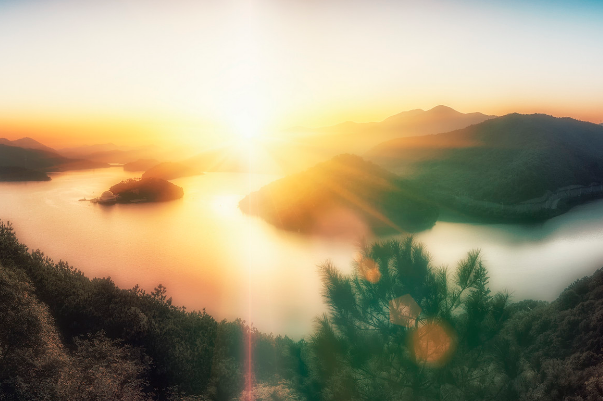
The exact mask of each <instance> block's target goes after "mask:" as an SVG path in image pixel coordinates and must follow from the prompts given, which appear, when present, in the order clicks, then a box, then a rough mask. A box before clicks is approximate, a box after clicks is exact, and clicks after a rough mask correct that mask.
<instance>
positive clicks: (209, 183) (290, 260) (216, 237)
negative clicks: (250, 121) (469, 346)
mask: <svg viewBox="0 0 603 401" xmlns="http://www.w3.org/2000/svg"><path fill="white" fill-rule="evenodd" d="M134 176H136V174H133V173H125V172H123V171H122V170H121V168H118V167H115V168H110V169H103V170H97V171H85V172H70V173H59V174H54V175H53V176H52V181H50V182H41V183H1V184H0V219H2V220H4V221H6V220H9V221H11V222H12V223H13V226H14V227H15V229H16V231H17V235H18V237H19V239H20V240H21V241H22V242H23V243H25V244H26V245H27V246H29V247H30V248H31V249H36V248H39V249H41V250H43V251H44V252H45V254H46V255H48V256H50V257H51V258H53V259H55V260H57V261H58V260H59V259H63V260H66V261H68V262H69V263H70V264H71V265H73V266H75V267H77V268H79V269H80V270H82V271H83V272H84V273H85V274H86V275H87V276H89V277H106V276H110V277H111V278H112V279H113V280H114V281H115V282H116V283H117V284H118V285H119V286H121V287H122V288H131V287H133V286H134V285H135V284H140V285H141V286H142V287H143V288H145V289H146V290H148V291H150V290H152V289H153V288H154V287H155V286H157V285H158V284H159V283H161V284H163V285H165V286H166V287H167V289H168V294H169V295H170V296H172V297H173V300H174V302H175V303H176V304H178V305H185V306H186V307H187V308H188V309H202V308H206V310H207V311H208V312H209V313H210V314H212V315H213V316H214V317H216V318H217V319H224V318H225V319H235V318H237V317H241V318H243V319H244V320H246V321H250V320H251V321H252V322H253V323H254V325H255V326H257V327H258V328H259V329H260V330H262V331H267V332H273V333H281V334H289V335H291V336H293V337H296V338H297V337H300V336H301V335H303V334H306V333H308V332H309V331H310V329H311V327H312V325H313V319H314V318H315V317H316V316H318V315H319V314H321V313H323V312H324V311H325V310H326V309H325V307H324V305H323V303H322V298H321V295H320V293H321V287H320V279H319V275H318V273H317V272H318V270H317V265H319V264H321V263H323V262H325V261H326V260H327V259H330V260H331V261H333V262H334V263H335V264H336V265H337V266H338V267H339V268H340V269H342V270H343V271H346V272H347V271H349V270H350V266H349V262H350V260H351V258H352V255H353V254H354V252H355V245H354V243H353V241H350V240H345V239H339V240H335V239H331V240H329V239H326V238H324V237H322V238H321V237H308V236H304V235H300V234H297V233H289V232H284V231H280V230H278V229H276V228H274V227H272V226H271V225H269V224H267V223H265V222H263V221H262V220H260V219H258V218H254V217H249V216H245V215H243V214H242V213H241V212H240V211H239V209H238V207H237V203H238V201H239V200H240V199H241V198H242V197H243V196H245V195H246V194H247V193H249V192H250V191H253V190H256V189H258V188H260V187H261V186H263V185H265V184H267V183H269V182H271V181H272V180H274V179H275V178H277V177H275V176H269V175H248V174H230V173H211V174H206V175H204V176H199V177H189V178H182V179H178V180H174V183H176V184H177V185H180V186H182V187H183V188H184V190H185V196H184V198H183V199H181V200H178V201H174V202H167V203H154V204H136V205H114V206H102V205H97V204H91V203H89V202H79V201H78V200H79V199H81V198H84V197H86V198H90V197H94V196H99V195H100V193H102V192H103V191H104V190H106V189H108V188H109V187H110V186H111V185H113V184H115V183H117V182H119V181H121V180H123V179H125V178H129V177H134ZM417 238H418V239H419V240H420V241H421V242H423V243H424V244H425V245H426V248H427V250H428V251H429V252H430V253H431V255H432V259H433V262H434V263H435V264H436V265H449V266H454V265H455V264H456V261H458V260H459V259H460V258H462V257H463V256H464V255H465V254H466V253H467V251H469V250H471V249H475V248H480V249H481V250H482V255H483V258H484V260H485V261H486V263H487V267H488V269H489V271H490V283H491V288H492V289H493V290H502V289H507V290H509V291H510V292H511V293H512V294H513V297H514V299H515V300H519V299H524V298H534V299H544V300H553V299H554V298H556V297H557V296H558V295H559V293H560V292H561V291H562V290H563V289H564V288H565V287H566V286H567V285H568V284H569V283H571V282H572V281H573V280H575V279H576V278H579V277H582V276H584V275H589V274H591V273H592V272H593V271H595V270H596V269H597V268H599V267H601V266H603V202H594V203H590V204H587V205H584V206H581V207H578V208H575V209H573V210H572V211H570V212H569V213H566V214H565V215H563V216H560V217H557V218H555V219H552V220H549V221H547V222H545V223H544V224H540V225H531V226H519V225H502V224H498V225H472V224H459V223H445V222H438V223H437V224H436V226H435V227H434V228H433V229H431V230H429V231H426V232H423V233H421V234H418V235H417Z"/></svg>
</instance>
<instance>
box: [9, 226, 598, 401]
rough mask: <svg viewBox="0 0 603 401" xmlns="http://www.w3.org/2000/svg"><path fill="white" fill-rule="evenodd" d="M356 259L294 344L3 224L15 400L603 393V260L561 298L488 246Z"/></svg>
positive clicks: (570, 396)
mask: <svg viewBox="0 0 603 401" xmlns="http://www.w3.org/2000/svg"><path fill="white" fill-rule="evenodd" d="M354 267H355V269H354V272H353V273H352V274H351V275H349V276H348V275H342V274H341V273H339V272H338V271H337V270H336V269H335V268H334V267H333V266H331V265H330V264H328V263H327V264H325V265H324V266H323V267H322V271H323V281H324V291H325V299H326V301H327V303H328V305H329V306H330V312H329V314H328V315H326V316H323V317H321V318H320V319H318V321H317V326H316V330H315V331H314V333H312V334H311V335H309V336H308V337H307V338H306V340H301V341H298V342H294V341H292V340H291V339H289V338H287V337H280V336H278V337H274V336H272V335H265V334H262V333H260V332H258V331H257V330H255V329H250V328H249V327H248V326H247V325H246V324H245V323H244V322H242V321H235V322H227V321H222V322H216V321H215V320H214V319H213V318H212V317H211V316H209V315H208V314H206V313H205V312H189V311H187V310H185V309H184V308H181V307H176V306H174V305H172V303H171V300H170V299H169V298H167V296H166V289H165V288H164V287H162V286H158V287H157V288H156V289H155V290H154V291H153V292H151V293H146V292H145V291H143V290H141V289H140V288H137V287H135V288H133V289H131V290H122V289H119V288H117V287H116V286H115V284H114V283H113V282H112V281H111V280H110V279H108V278H106V279H93V280H90V279H88V278H86V277H85V276H84V275H83V274H82V273H81V272H80V271H78V270H77V269H75V268H73V267H71V266H69V265H68V264H67V263H65V262H59V263H54V262H53V261H51V260H50V259H48V258H47V257H45V256H44V255H43V254H42V253H41V252H39V251H34V252H31V253H30V252H29V251H28V249H27V248H26V247H25V246H23V245H22V244H20V243H19V242H18V240H17V238H16V236H15V233H14V232H13V230H12V228H11V227H10V225H7V224H5V223H2V222H0V322H1V324H0V399H2V400H40V399H44V400H108V399H110V400H146V399H161V400H169V399H182V400H233V399H234V400H251V399H255V400H526V401H527V400H572V401H578V400H581V401H586V400H588V401H594V400H600V399H601V397H603V378H602V377H603V363H602V361H603V355H602V347H603V271H601V270H599V271H597V272H596V273H595V274H594V275H593V276H592V277H590V278H584V279H581V280H578V281H576V282H575V283H573V284H572V285H571V286H570V287H568V289H566V290H565V291H564V292H563V293H562V294H561V296H560V297H559V298H558V299H557V300H556V301H555V302H553V303H551V304H546V303H544V302H536V301H522V302H519V303H515V304H512V303H510V302H509V298H508V296H507V295H505V294H492V293H490V290H489V289H488V276H487V270H486V268H485V267H484V265H483V263H482V261H481V259H480V255H479V252H476V251H474V252H470V253H469V254H468V255H467V257H466V258H465V259H464V260H462V261H460V262H459V263H458V266H457V267H456V269H450V270H448V271H447V270H445V269H442V268H436V267H434V266H432V265H431V263H430V262H429V257H428V255H427V254H426V252H425V251H424V250H423V249H422V247H421V246H420V245H419V244H417V243H415V242H413V239H412V238H411V237H409V238H407V239H404V240H402V241H388V242H383V243H377V244H373V245H371V246H367V247H366V249H364V250H363V252H362V255H361V256H359V257H357V259H356V261H355V262H354ZM248 343H249V344H251V347H252V351H251V355H253V359H252V361H253V362H252V364H251V366H250V369H248V364H247V362H248V361H247V360H246V355H248V353H247V349H246V344H248ZM246 383H248V384H249V385H248V386H245V384H246Z"/></svg>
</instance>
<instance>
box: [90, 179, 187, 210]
mask: <svg viewBox="0 0 603 401" xmlns="http://www.w3.org/2000/svg"><path fill="white" fill-rule="evenodd" d="M183 196H184V190H183V189H182V188H181V187H179V186H178V185H175V184H172V183H171V182H169V181H166V180H162V179H160V178H140V179H136V178H130V179H128V180H125V181H122V182H120V183H119V184H115V185H113V186H112V187H111V188H109V191H105V192H103V194H102V196H101V197H100V198H96V199H94V200H92V202H94V203H101V204H114V203H142V202H166V201H171V200H175V199H180V198H182V197H183Z"/></svg>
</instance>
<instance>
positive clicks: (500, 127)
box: [364, 114, 603, 203]
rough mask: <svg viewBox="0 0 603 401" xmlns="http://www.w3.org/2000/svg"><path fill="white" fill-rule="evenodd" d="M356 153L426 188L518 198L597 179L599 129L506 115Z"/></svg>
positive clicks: (600, 176) (601, 178)
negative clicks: (454, 129) (450, 130)
mask: <svg viewBox="0 0 603 401" xmlns="http://www.w3.org/2000/svg"><path fill="white" fill-rule="evenodd" d="M364 157H365V158H366V159H368V160H371V161H373V162H375V163H376V164H378V165H380V166H382V167H384V168H386V169H388V170H390V171H393V172H395V173H398V174H400V175H402V176H403V177H406V178H408V179H409V180H411V181H413V182H414V183H416V184H417V185H420V186H421V187H422V188H424V189H425V190H426V191H427V192H434V191H436V192H437V191H439V192H446V193H451V194H457V195H460V196H466V197H469V198H471V199H478V200H484V201H490V202H505V203H507V202H521V201H525V200H528V199H531V198H537V197H540V196H543V195H544V194H545V193H546V192H547V191H556V190H558V189H559V188H562V187H566V186H571V185H582V186H588V185H590V184H591V183H601V182H603V127H602V126H600V125H598V124H593V123H589V122H584V121H578V120H574V119H572V118H556V117H552V116H548V115H544V114H532V115H522V114H509V115H506V116H503V117H498V118H494V119H490V120H488V121H484V122H482V123H480V124H476V125H472V126H469V127H467V128H463V129H460V130H456V131H452V132H448V133H442V134H437V135H427V136H421V137H410V138H398V139H395V140H391V141H387V142H384V143H381V144H379V145H377V146H376V147H374V148H372V149H371V150H369V151H368V152H366V153H365V154H364Z"/></svg>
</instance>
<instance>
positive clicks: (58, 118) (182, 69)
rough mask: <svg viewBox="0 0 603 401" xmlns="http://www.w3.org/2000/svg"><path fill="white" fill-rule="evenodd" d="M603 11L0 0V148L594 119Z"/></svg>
mask: <svg viewBox="0 0 603 401" xmlns="http://www.w3.org/2000/svg"><path fill="white" fill-rule="evenodd" d="M602 21H603V1H581V0H573V1H561V0H557V1H555V0H553V1H550V0H549V1H544V0H543V1H540V0H535V1H516V0H510V1H509V0H506V1H498V0H489V1H471V0H465V1H463V0H456V1H442V0H422V1H416V0H415V1H403V0H372V1H366V0H365V1H359V0H170V1H167V0H164V1H159V0H102V1H101V0H97V1H92V0H38V1H34V0H0V137H7V138H9V139H15V138H17V137H21V136H24V135H29V136H32V137H34V138H38V139H41V140H43V141H46V143H47V144H48V145H50V146H55V147H61V146H70V145H80V144H93V143H104V142H116V143H120V144H124V145H128V144H138V143H157V142H160V143H161V142H164V143H167V142H181V143H194V144H201V145H207V146H210V145H213V144H215V143H218V142H220V141H222V140H224V139H225V138H227V137H229V135H230V136H232V135H235V136H236V135H245V136H251V135H255V134H257V133H265V132H278V131H279V130H282V129H286V128H288V127H293V126H307V127H318V126H325V125H332V124H336V123H339V122H343V121H349V120H351V121H357V122H367V121H380V120H383V119H385V118H386V117H388V116H390V115H393V114H396V113H398V112H401V111H404V110H411V109H417V108H421V109H430V108H432V107H434V106H436V105H440V104H444V105H447V106H450V107H453V108H455V109H457V110H459V111H461V112H475V111H479V112H483V113H486V114H496V115H503V114H506V113H510V112H520V113H536V112H538V113H547V114H551V115H555V116H570V117H574V118H578V119H582V120H587V121H592V122H596V123H600V122H603V73H602V72H601V66H603V46H602V45H601V43H603V23H602Z"/></svg>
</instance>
